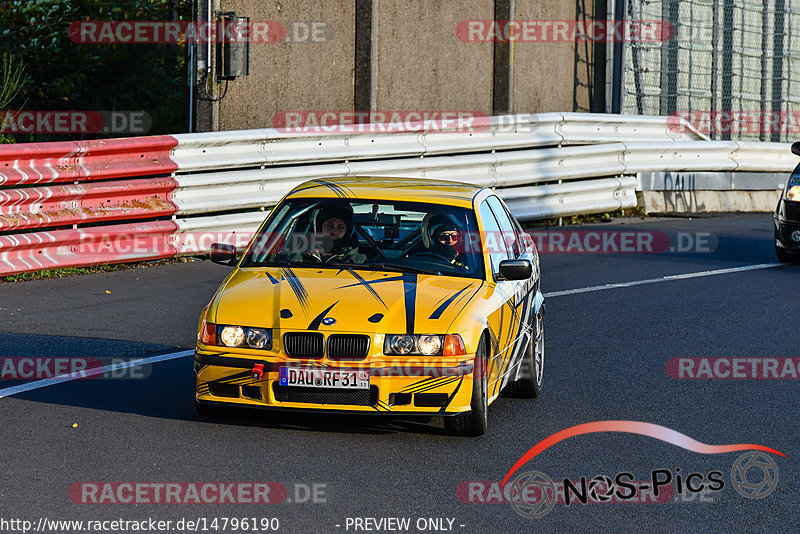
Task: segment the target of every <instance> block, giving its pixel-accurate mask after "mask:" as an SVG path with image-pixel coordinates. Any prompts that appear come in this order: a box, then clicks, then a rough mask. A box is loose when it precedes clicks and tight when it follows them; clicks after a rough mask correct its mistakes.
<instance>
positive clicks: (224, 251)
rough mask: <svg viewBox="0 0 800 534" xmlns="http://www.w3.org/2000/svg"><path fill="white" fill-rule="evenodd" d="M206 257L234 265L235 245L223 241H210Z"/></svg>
mask: <svg viewBox="0 0 800 534" xmlns="http://www.w3.org/2000/svg"><path fill="white" fill-rule="evenodd" d="M208 258H209V259H210V260H211V261H213V262H214V263H219V264H220V265H227V266H228V267H232V266H234V265H236V247H234V246H233V245H227V244H225V243H212V244H211V253H210V254H209V255H208Z"/></svg>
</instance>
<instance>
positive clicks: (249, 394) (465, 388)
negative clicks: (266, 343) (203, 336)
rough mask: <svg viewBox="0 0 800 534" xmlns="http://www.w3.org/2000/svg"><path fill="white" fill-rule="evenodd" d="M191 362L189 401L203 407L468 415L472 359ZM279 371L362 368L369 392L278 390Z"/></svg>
mask: <svg viewBox="0 0 800 534" xmlns="http://www.w3.org/2000/svg"><path fill="white" fill-rule="evenodd" d="M194 361H195V364H194V368H195V374H196V380H195V397H196V399H197V402H198V403H200V404H205V405H226V406H242V407H245V406H246V407H253V408H264V409H276V410H297V411H325V412H338V413H361V414H364V413H390V414H395V415H425V414H427V415H436V414H438V415H457V414H459V413H464V412H468V411H470V401H471V398H472V373H473V369H474V365H473V361H474V354H473V355H466V356H460V357H458V358H455V359H448V360H442V359H439V360H432V359H426V360H421V359H414V358H399V357H392V356H387V357H384V358H380V359H378V358H374V357H372V358H368V359H367V360H364V361H358V362H345V361H330V360H327V359H321V360H295V359H291V358H284V357H277V358H274V357H269V358H258V357H252V356H249V355H235V354H230V353H225V354H224V355H223V354H222V353H218V352H215V351H212V350H204V349H203V348H201V347H198V348H197V350H196V352H195V356H194ZM259 364H260V366H263V374H262V375H261V377H260V378H257V377H254V376H253V369H254V368H255V367H256V366H257V365H259ZM283 366H303V367H315V368H325V369H328V370H335V369H347V370H354V369H358V370H367V369H368V370H369V372H370V389H369V390H363V389H362V390H343V389H331V388H314V387H298V386H281V385H280V383H279V372H280V371H279V370H280V368H281V367H283ZM259 369H262V368H261V367H259ZM256 374H258V373H256Z"/></svg>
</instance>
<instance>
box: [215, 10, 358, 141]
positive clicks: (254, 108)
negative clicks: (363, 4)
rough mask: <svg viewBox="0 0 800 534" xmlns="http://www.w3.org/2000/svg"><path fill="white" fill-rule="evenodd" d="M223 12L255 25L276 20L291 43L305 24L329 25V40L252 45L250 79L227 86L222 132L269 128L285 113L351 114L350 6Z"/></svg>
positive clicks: (352, 14) (221, 112) (352, 28)
mask: <svg viewBox="0 0 800 534" xmlns="http://www.w3.org/2000/svg"><path fill="white" fill-rule="evenodd" d="M221 7H222V9H223V10H225V11H236V12H237V14H238V15H239V16H247V17H250V20H251V21H263V20H277V21H279V22H281V23H282V24H283V25H284V26H285V27H286V29H287V36H288V39H294V38H295V37H300V38H302V37H303V33H304V32H303V25H302V24H303V23H310V22H312V21H316V22H323V23H325V25H326V28H327V34H326V40H325V42H311V39H310V36H309V39H308V41H301V42H291V41H287V42H282V43H278V44H267V43H264V44H260V43H252V44H251V45H250V74H249V75H248V76H244V77H241V78H237V79H236V80H234V81H232V82H229V83H228V94H227V95H226V97H225V98H224V99H223V100H222V101H221V102H220V105H219V117H220V118H219V128H220V130H238V129H243V128H265V127H269V126H271V124H272V118H273V116H275V114H276V113H279V112H281V111H294V110H345V111H347V110H352V109H353V67H354V60H355V39H354V35H355V3H354V2H353V1H352V0H326V1H325V2H319V1H318V0H291V1H290V2H286V1H282V0H278V1H275V0H270V1H261V0H258V1H254V0H223V2H222V6H221ZM296 23H299V24H297V25H295V24H296ZM295 28H296V30H297V31H295ZM295 34H296V35H295ZM223 84H224V82H223Z"/></svg>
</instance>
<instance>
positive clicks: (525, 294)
mask: <svg viewBox="0 0 800 534" xmlns="http://www.w3.org/2000/svg"><path fill="white" fill-rule="evenodd" d="M487 200H488V203H489V207H490V208H491V210H492V213H494V215H495V217H496V219H497V222H498V224H499V225H500V230H501V232H502V238H503V243H504V244H505V245H506V249H507V253H508V256H509V258H511V259H520V258H524V259H530V258H529V257H528V256H527V255H524V253H525V252H526V246H525V244H524V243H523V242H522V240H521V237H520V234H519V232H518V228H519V225H518V224H515V222H514V221H513V217H512V215H511V214H510V213H509V212H508V209H507V208H506V206H505V205H504V204H503V202H502V201H501V200H500V199H499V198H498V197H496V196H491V197H489V198H488V199H487ZM504 286H505V287H507V288H508V292H509V293H510V294H511V295H510V298H509V300H508V303H507V307H508V311H509V313H508V318H507V321H506V323H505V328H506V330H505V332H504V339H505V345H506V350H505V352H504V353H503V356H502V367H501V373H500V381H499V386H500V387H501V388H502V387H504V386H505V385H506V384H507V383H508V382H509V380H513V379H514V378H515V377H516V376H517V374H518V373H517V371H518V368H519V363H520V362H521V361H522V355H523V351H524V349H525V348H526V346H527V344H528V339H529V335H530V333H529V329H528V325H529V324H530V322H531V317H530V314H531V311H532V308H533V306H532V297H533V292H532V291H531V290H532V281H531V279H528V280H514V281H509V282H505V284H504Z"/></svg>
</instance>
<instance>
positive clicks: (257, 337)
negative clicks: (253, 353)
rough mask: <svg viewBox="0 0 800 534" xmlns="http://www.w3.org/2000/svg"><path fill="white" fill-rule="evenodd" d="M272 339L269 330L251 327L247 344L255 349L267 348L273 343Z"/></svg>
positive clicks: (248, 331)
mask: <svg viewBox="0 0 800 534" xmlns="http://www.w3.org/2000/svg"><path fill="white" fill-rule="evenodd" d="M271 341H272V339H271V336H270V334H269V330H262V329H261V328H249V329H248V330H247V344H248V345H250V347H252V348H254V349H263V348H266V346H267V345H268V344H270V345H271V344H272V343H271Z"/></svg>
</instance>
